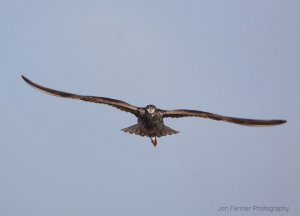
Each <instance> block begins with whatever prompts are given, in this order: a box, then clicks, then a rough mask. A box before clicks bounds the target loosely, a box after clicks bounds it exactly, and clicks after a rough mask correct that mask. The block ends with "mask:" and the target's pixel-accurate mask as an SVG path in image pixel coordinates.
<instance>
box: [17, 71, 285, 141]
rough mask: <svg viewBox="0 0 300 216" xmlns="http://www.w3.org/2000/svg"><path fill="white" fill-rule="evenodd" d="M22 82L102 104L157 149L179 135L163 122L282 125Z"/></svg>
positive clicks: (54, 93) (46, 90)
mask: <svg viewBox="0 0 300 216" xmlns="http://www.w3.org/2000/svg"><path fill="white" fill-rule="evenodd" d="M22 78H23V79H24V81H25V82H26V83H28V84H29V85H30V86H32V87H34V88H36V89H38V90H40V91H42V92H45V93H47V94H50V95H53V96H58V97H64V98H71V99H78V100H83V101H88V102H94V103H99V104H106V105H109V106H112V107H115V108H117V109H120V110H122V111H125V112H129V113H131V114H133V115H135V116H136V117H137V124H134V125H132V126H130V127H127V128H123V129H122V131H124V132H126V133H130V134H136V135H140V136H142V137H144V136H146V137H149V138H150V139H151V142H152V144H153V145H154V146H156V145H157V137H162V136H166V135H173V134H177V133H179V131H177V130H174V129H172V128H170V127H168V126H166V125H165V124H164V121H163V120H164V118H180V117H201V118H209V119H213V120H218V121H225V122H231V123H235V124H240V125H246V126H273V125H280V124H283V123H285V122H286V121H285V120H257V119H245V118H235V117H228V116H222V115H218V114H214V113H209V112H203V111H198V110H188V109H177V110H162V109H158V108H157V107H156V106H154V105H147V106H146V107H137V106H133V105H131V104H129V103H126V102H124V101H121V100H116V99H111V98H106V97H96V96H85V95H78V94H72V93H67V92H62V91H58V90H54V89H50V88H46V87H43V86H41V85H38V84H36V83H34V82H32V81H30V80H29V79H27V78H26V77H25V76H22Z"/></svg>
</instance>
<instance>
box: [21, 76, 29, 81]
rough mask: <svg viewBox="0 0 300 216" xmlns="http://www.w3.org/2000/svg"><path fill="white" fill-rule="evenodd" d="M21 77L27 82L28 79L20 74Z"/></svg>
mask: <svg viewBox="0 0 300 216" xmlns="http://www.w3.org/2000/svg"><path fill="white" fill-rule="evenodd" d="M21 77H22V79H23V80H24V81H25V82H27V83H28V82H29V79H27V78H26V77H25V76H24V75H21Z"/></svg>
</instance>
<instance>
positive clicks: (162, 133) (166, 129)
mask: <svg viewBox="0 0 300 216" xmlns="http://www.w3.org/2000/svg"><path fill="white" fill-rule="evenodd" d="M177 133H179V131H177V130H174V129H172V128H170V127H168V126H166V125H164V127H163V129H162V130H161V131H160V133H159V134H158V135H157V137H162V136H167V135H172V134H177Z"/></svg>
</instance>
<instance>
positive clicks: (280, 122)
mask: <svg viewBox="0 0 300 216" xmlns="http://www.w3.org/2000/svg"><path fill="white" fill-rule="evenodd" d="M278 122H279V124H285V123H287V120H279V121H278Z"/></svg>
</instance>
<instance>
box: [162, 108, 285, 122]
mask: <svg viewBox="0 0 300 216" xmlns="http://www.w3.org/2000/svg"><path fill="white" fill-rule="evenodd" d="M163 117H171V118H180V117H202V118H209V119H213V120H218V121H226V122H231V123H235V124H240V125H247V126H272V125H279V124H283V123H285V122H286V121H285V120H258V119H244V118H235V117H228V116H222V115H217V114H214V113H209V112H203V111H198V110H186V109H180V110H164V111H163Z"/></svg>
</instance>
